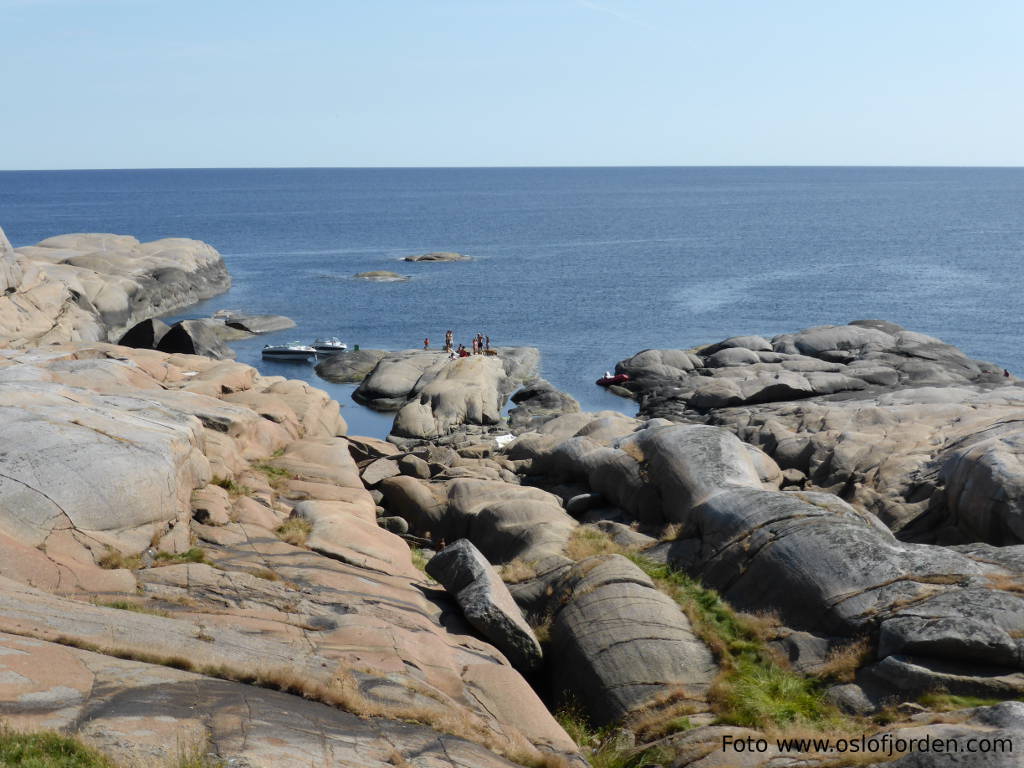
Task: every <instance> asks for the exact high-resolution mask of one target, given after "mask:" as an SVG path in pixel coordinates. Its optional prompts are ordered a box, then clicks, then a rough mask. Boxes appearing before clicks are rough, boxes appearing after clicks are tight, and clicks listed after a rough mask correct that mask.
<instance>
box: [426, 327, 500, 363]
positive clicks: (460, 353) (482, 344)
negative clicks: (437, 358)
mask: <svg viewBox="0 0 1024 768" xmlns="http://www.w3.org/2000/svg"><path fill="white" fill-rule="evenodd" d="M423 348H424V349H430V337H429V336H428V337H426V338H425V339H423ZM471 350H472V351H470V349H467V348H466V345H465V344H459V346H458V347H456V346H455V333H454V332H453V331H452V330H451V329H449V330H447V331H445V333H444V351H445V352H447V353H448V357H449V358H450V359H452V360H454V359H455V358H456V357H469V356H470V355H486V354H491V337H490V336H485V335H484V334H482V333H478V334H477V335H476V336H474V337H473V341H472V342H471Z"/></svg>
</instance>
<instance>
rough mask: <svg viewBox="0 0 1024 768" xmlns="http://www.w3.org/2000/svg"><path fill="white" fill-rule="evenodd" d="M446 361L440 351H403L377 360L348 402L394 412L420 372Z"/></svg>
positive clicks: (402, 402)
mask: <svg viewBox="0 0 1024 768" xmlns="http://www.w3.org/2000/svg"><path fill="white" fill-rule="evenodd" d="M446 361H447V356H446V355H445V354H444V353H443V352H428V351H419V350H406V351H405V352H395V353H391V354H388V355H386V356H384V357H381V358H380V359H378V361H377V362H376V364H375V365H374V367H373V369H372V370H371V371H370V373H369V375H367V376H366V378H365V379H363V380H362V382H361V383H360V384H359V386H358V387H357V388H356V391H355V392H353V393H352V399H354V400H355V401H356V402H357V403H361V404H362V405H366V406H369V407H370V408H374V409H376V410H379V411H394V410H398V409H399V408H401V407H402V406H403V405H405V402H406V401H407V400H408V398H409V397H410V395H411V394H412V391H413V387H415V386H416V382H418V381H419V379H420V376H422V375H423V373H424V371H427V370H431V369H437V368H440V367H441V366H443V365H444V364H445V362H446Z"/></svg>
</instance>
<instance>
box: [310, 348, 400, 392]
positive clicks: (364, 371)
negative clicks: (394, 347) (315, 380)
mask: <svg viewBox="0 0 1024 768" xmlns="http://www.w3.org/2000/svg"><path fill="white" fill-rule="evenodd" d="M386 354H387V352H385V351H384V350H383V349H349V350H346V351H344V352H338V353H336V354H333V355H331V356H329V357H326V358H324V359H323V360H321V361H320V362H319V363H317V364H316V369H315V370H316V373H317V375H318V376H319V377H320V378H322V379H326V380H327V381H333V382H335V383H336V384H345V383H352V382H357V381H362V380H363V379H365V378H366V377H367V375H368V374H369V373H370V371H372V370H373V368H374V366H376V365H377V363H379V362H380V359H381V358H382V357H384V356H385V355H386Z"/></svg>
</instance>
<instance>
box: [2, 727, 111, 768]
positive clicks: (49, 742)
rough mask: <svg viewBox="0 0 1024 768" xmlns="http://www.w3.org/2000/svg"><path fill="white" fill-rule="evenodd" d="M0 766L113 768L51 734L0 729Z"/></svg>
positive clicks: (93, 753) (99, 756)
mask: <svg viewBox="0 0 1024 768" xmlns="http://www.w3.org/2000/svg"><path fill="white" fill-rule="evenodd" d="M0 765H3V766H6V767H8V768H116V766H115V764H114V763H112V762H111V761H110V760H108V759H107V758H106V757H104V756H103V755H102V754H100V753H99V752H97V751H96V750H95V749H93V748H92V747H87V746H86V745H85V744H83V743H82V742H80V741H78V740H77V739H73V738H70V737H68V736H62V735H60V734H59V733H54V732H52V731H39V732H36V733H19V732H17V731H12V730H11V729H9V728H7V727H6V726H0Z"/></svg>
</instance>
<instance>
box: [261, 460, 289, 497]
mask: <svg viewBox="0 0 1024 768" xmlns="http://www.w3.org/2000/svg"><path fill="white" fill-rule="evenodd" d="M252 469H254V470H256V471H257V472H262V473H263V474H264V475H266V476H267V482H268V483H270V487H271V488H273V489H274V490H275V491H276V490H280V489H281V488H282V487H283V486H284V485H285V484H286V483H287V482H288V481H289V480H293V479H294V478H295V474H294V473H292V472H290V471H289V470H287V469H283V468H282V467H275V466H274V465H273V464H263V463H260V464H253V465H252Z"/></svg>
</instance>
